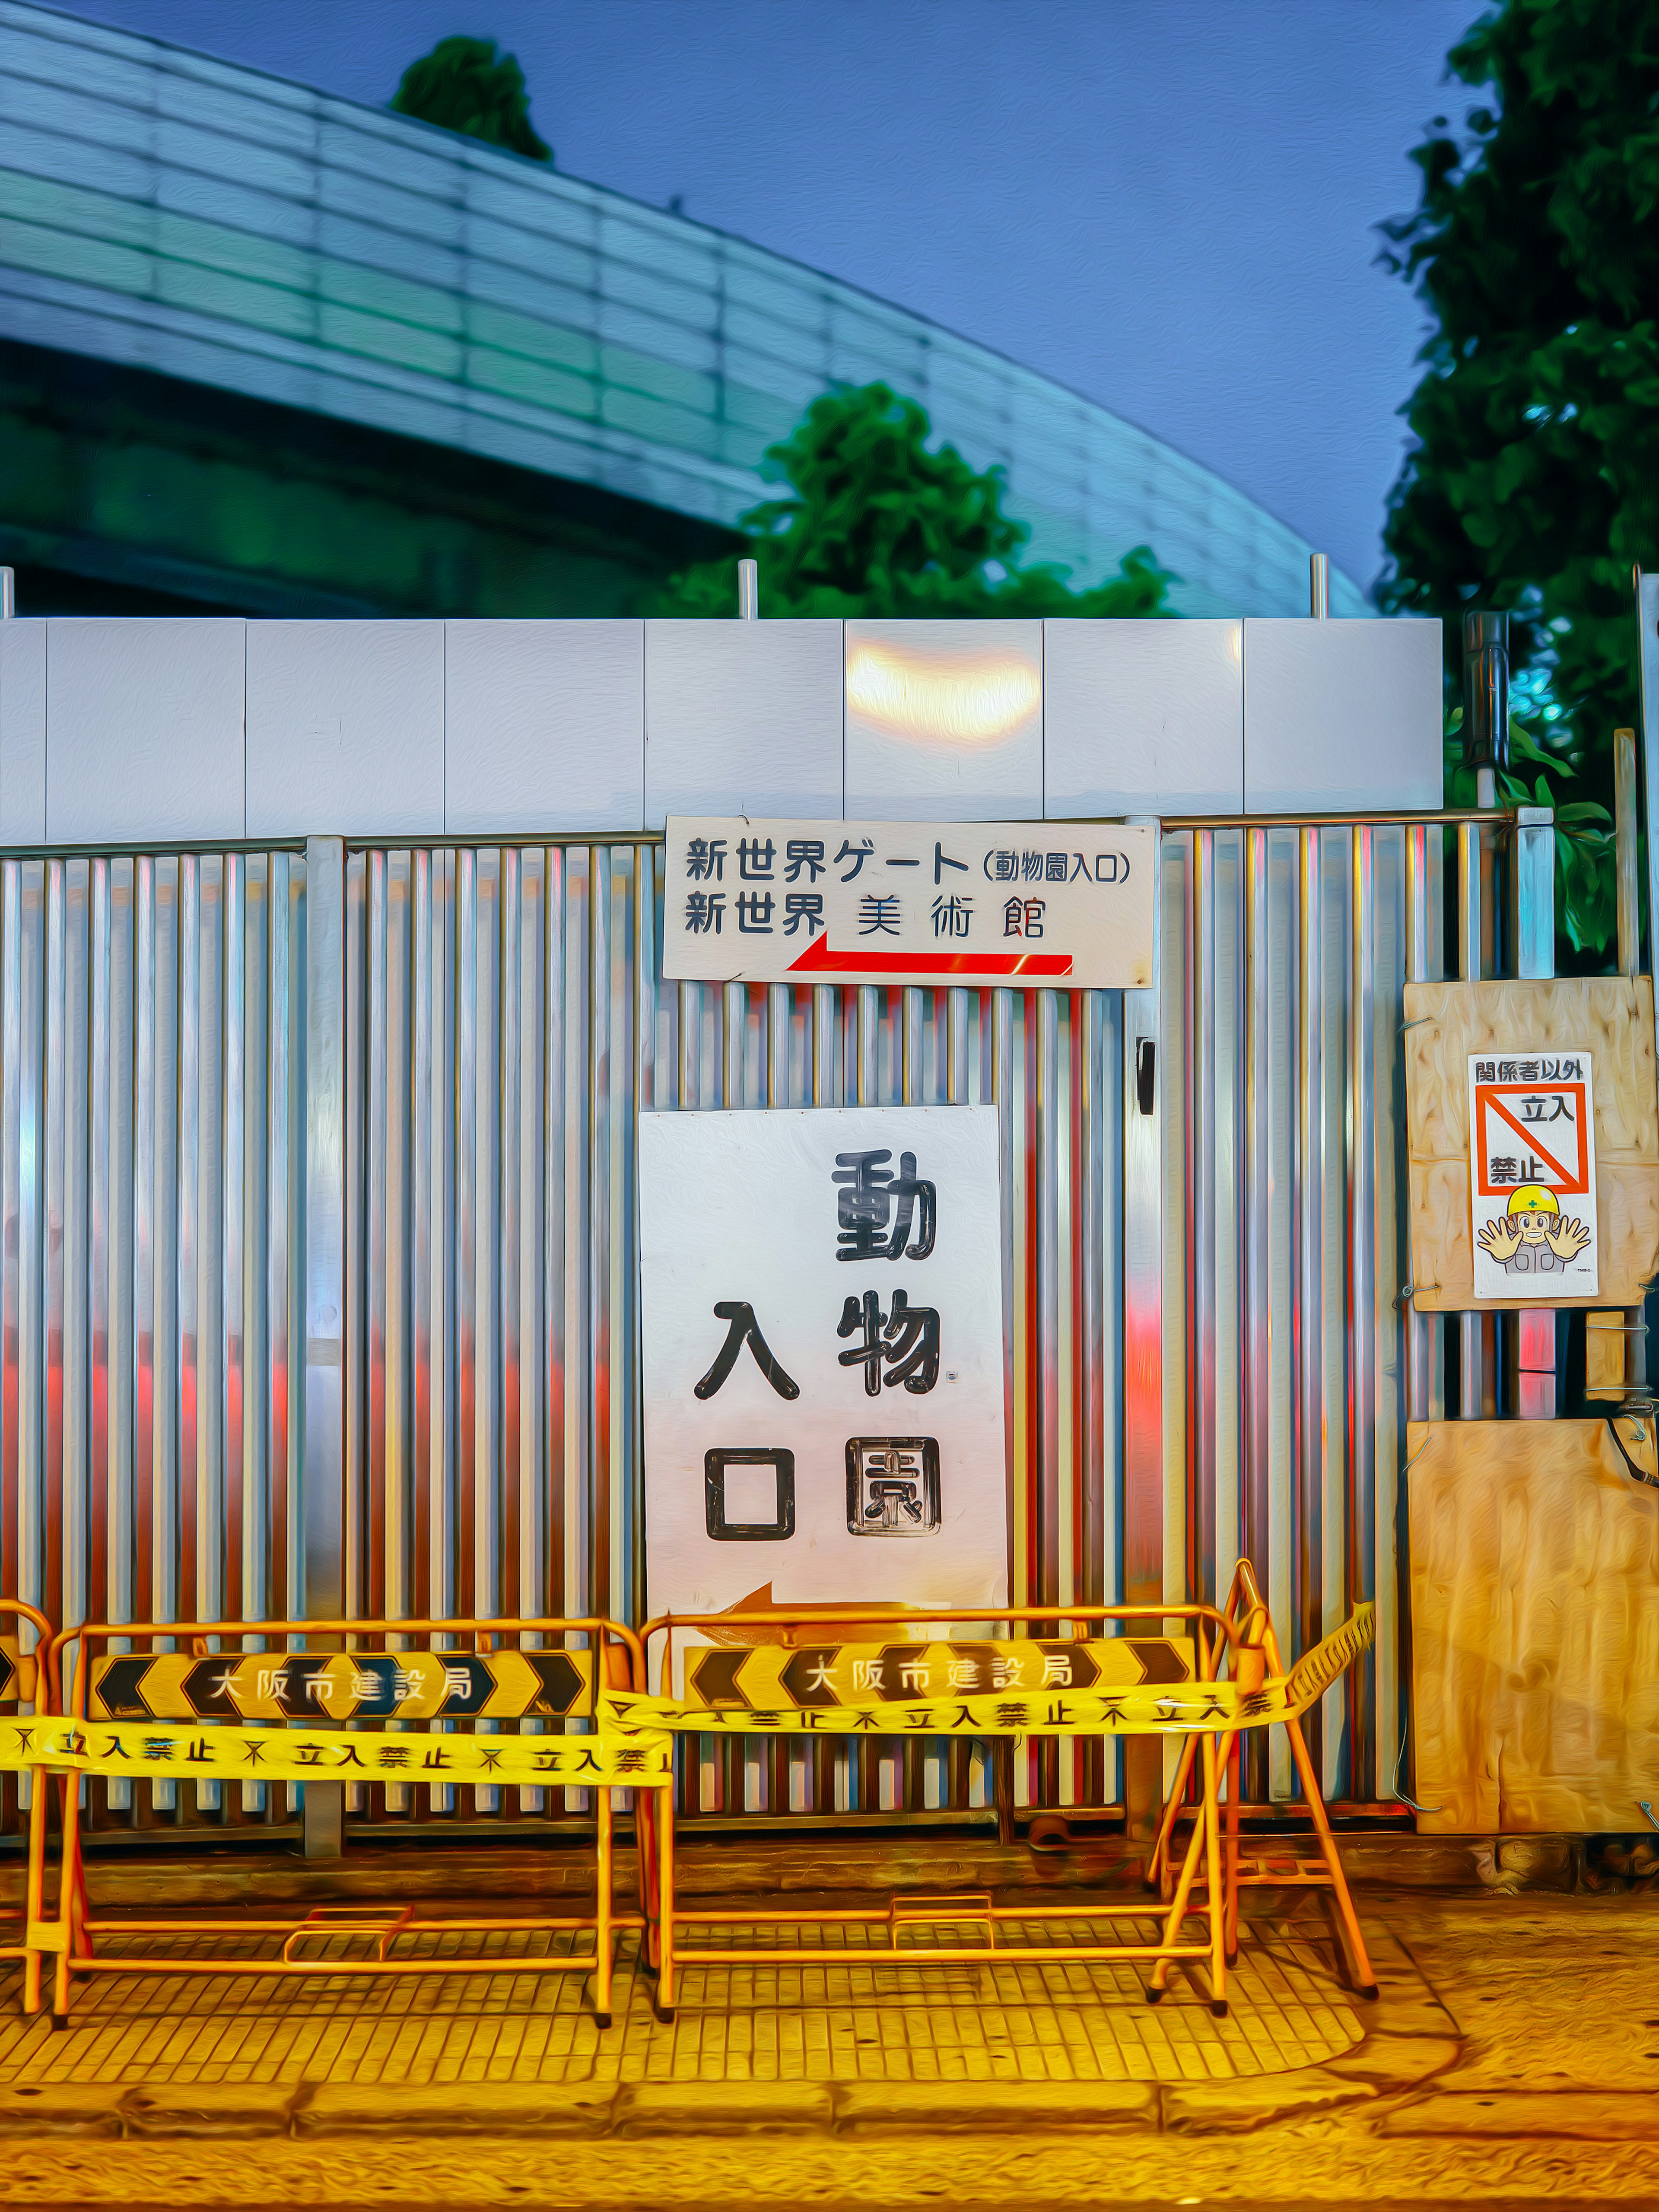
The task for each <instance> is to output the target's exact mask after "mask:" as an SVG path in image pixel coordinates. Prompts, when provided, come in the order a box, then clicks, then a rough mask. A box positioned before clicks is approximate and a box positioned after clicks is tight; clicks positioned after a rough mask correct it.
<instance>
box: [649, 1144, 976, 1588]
mask: <svg viewBox="0 0 1659 2212" xmlns="http://www.w3.org/2000/svg"><path fill="white" fill-rule="evenodd" d="M640 1228H641V1295H642V1303H643V1311H642V1328H641V1341H642V1349H643V1370H644V1391H645V1522H646V1560H647V1569H646V1571H647V1593H648V1600H649V1608H650V1611H651V1612H652V1613H662V1612H668V1611H672V1612H676V1613H707V1612H714V1611H722V1612H723V1611H725V1610H726V1609H727V1608H729V1607H734V1606H737V1605H738V1604H740V1603H742V1602H743V1601H745V1600H750V1601H755V1602H757V1603H760V1604H767V1603H775V1604H780V1605H782V1604H790V1603H795V1604H861V1603H864V1602H866V1601H873V1602H881V1603H893V1604H910V1605H926V1604H930V1603H939V1604H946V1603H951V1602H955V1603H957V1604H959V1605H976V1604H985V1603H994V1604H1006V1602H1007V1589H1008V1566H1007V1561H1008V1504H1007V1495H1008V1493H1007V1480H1006V1443H1005V1433H1006V1432H1005V1428H1004V1416H1003V1403H1004V1400H1003V1337H1002V1267H1001V1237H1000V1195H999V1184H998V1176H997V1115H996V1109H995V1108H994V1106H922V1107H857V1108H848V1109H846V1110H845V1111H835V1110H813V1111H806V1112H781V1111H774V1112H769V1113H750V1114H744V1113H732V1114H647V1115H641V1120H640Z"/></svg>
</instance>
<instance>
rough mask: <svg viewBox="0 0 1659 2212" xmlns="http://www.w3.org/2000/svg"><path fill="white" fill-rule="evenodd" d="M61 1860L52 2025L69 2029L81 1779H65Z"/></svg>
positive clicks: (80, 1894) (81, 1912)
mask: <svg viewBox="0 0 1659 2212" xmlns="http://www.w3.org/2000/svg"><path fill="white" fill-rule="evenodd" d="M63 1790H64V1799H63V1804H64V1856H63V1863H62V1865H61V1866H60V1867H59V1869H58V1937H59V1941H60V1943H61V1945H62V1948H61V1949H60V1950H59V1951H58V1956H57V1959H56V1960H55V1962H54V1964H53V1966H52V2026H53V2027H68V2026H69V2008H70V1954H71V1953H73V1952H75V1951H76V1950H78V1949H79V1948H80V1945H81V1942H82V1940H83V1926H82V1923H83V1920H84V1917H85V1895H86V1893H85V1890H84V1887H83V1886H82V1875H81V1786H80V1778H79V1777H78V1776H76V1775H72V1774H71V1775H66V1776H65V1777H64V1784H63Z"/></svg>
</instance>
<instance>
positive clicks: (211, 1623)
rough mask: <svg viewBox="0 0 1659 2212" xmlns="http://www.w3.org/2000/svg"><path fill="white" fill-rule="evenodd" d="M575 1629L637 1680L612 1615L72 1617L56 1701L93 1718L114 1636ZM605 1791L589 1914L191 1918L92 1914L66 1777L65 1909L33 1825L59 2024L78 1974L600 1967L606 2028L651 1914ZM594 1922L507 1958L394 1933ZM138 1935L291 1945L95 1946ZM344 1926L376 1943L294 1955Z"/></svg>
mask: <svg viewBox="0 0 1659 2212" xmlns="http://www.w3.org/2000/svg"><path fill="white" fill-rule="evenodd" d="M565 1635H585V1636H586V1637H587V1638H589V1639H590V1640H591V1643H592V1649H593V1650H594V1653H595V1655H596V1665H595V1669H594V1673H595V1692H596V1695H597V1693H598V1692H599V1690H602V1689H604V1688H605V1687H606V1686H611V1687H622V1686H626V1685H627V1684H628V1683H629V1681H631V1680H642V1679H643V1674H644V1652H643V1647H642V1645H641V1641H640V1639H639V1638H638V1637H637V1636H636V1635H635V1632H634V1631H633V1630H632V1629H630V1628H627V1627H624V1626H623V1625H622V1623H621V1622H619V1621H615V1620H608V1619H606V1618H605V1616H603V1615H592V1616H586V1617H581V1618H575V1617H572V1618H568V1619H567V1618H551V1617H549V1618H536V1619H524V1620H513V1619H505V1618H495V1619H477V1618H472V1617H460V1616H456V1617H452V1618H448V1619H441V1620H425V1619H416V1620H165V1621H131V1620H124V1621H97V1622H84V1623H82V1625H81V1626H79V1627H76V1628H71V1629H66V1630H65V1631H64V1633H63V1634H62V1635H61V1636H58V1637H56V1638H53V1639H52V1644H51V1645H50V1648H49V1653H48V1658H49V1679H50V1685H51V1690H52V1697H53V1703H54V1705H56V1706H57V1709H58V1711H59V1712H60V1713H61V1714H62V1715H63V1717H64V1718H65V1719H72V1720H84V1719H85V1718H86V1717H87V1711H86V1707H87V1689H88V1678H89V1676H90V1674H91V1668H90V1666H89V1665H88V1663H87V1662H88V1660H89V1659H90V1658H91V1657H93V1656H95V1655H94V1652H93V1650H92V1649H91V1647H92V1645H93V1644H102V1645H104V1646H105V1647H107V1646H108V1645H109V1644H112V1643H114V1642H121V1643H123V1644H126V1645H128V1646H131V1645H133V1644H139V1643H145V1642H148V1643H149V1645H150V1647H151V1649H152V1650H154V1649H155V1646H156V1645H157V1644H159V1643H163V1642H166V1643H173V1644H179V1643H186V1644H193V1645H194V1646H195V1647H196V1650H197V1654H198V1656H202V1657H209V1656H217V1655H215V1654H212V1653H210V1651H209V1650H208V1648H207V1643H208V1639H209V1638H214V1637H216V1638H221V1639H222V1640H224V1641H225V1642H226V1643H228V1644H231V1645H232V1647H233V1648H232V1650H230V1651H228V1652H227V1653H226V1654H225V1656H245V1649H244V1647H243V1646H242V1644H241V1639H243V1638H248V1637H258V1638H265V1639H270V1640H273V1641H274V1642H275V1644H276V1653H278V1654H282V1655H284V1656H298V1653H297V1652H290V1647H289V1644H288V1639H289V1638H290V1637H295V1638H331V1639H339V1648H340V1649H342V1650H345V1651H347V1652H354V1651H364V1650H366V1649H367V1646H366V1644H365V1641H364V1639H365V1638H380V1639H382V1641H383V1644H386V1643H389V1639H391V1638H416V1637H425V1638H435V1637H439V1636H444V1637H467V1636H470V1637H471V1638H473V1639H474V1649H475V1650H479V1651H481V1652H487V1651H489V1650H490V1649H492V1648H493V1647H494V1646H495V1644H496V1642H497V1641H498V1640H503V1641H504V1640H505V1639H507V1638H519V1637H521V1636H544V1637H555V1636H557V1637H562V1636H565ZM77 1646H78V1647H79V1656H80V1659H81V1662H82V1663H80V1664H79V1665H76V1666H75V1667H74V1690H73V1693H72V1697H71V1699H70V1704H69V1706H68V1707H67V1708H66V1707H65V1705H64V1700H63V1697H62V1684H63V1681H64V1662H65V1656H66V1655H68V1654H70V1653H71V1652H72V1651H73V1650H74V1649H75V1648H76V1647H77ZM405 1648H407V1647H405ZM450 1648H453V1647H450ZM273 1656H275V1655H273ZM246 1725H257V1723H246ZM277 1725H280V1724H277ZM335 1725H337V1726H338V1725H339V1723H336V1724H335ZM343 1732H344V1731H343V1729H342V1733H343ZM45 1794H46V1793H45V1791H44V1790H39V1791H37V1792H36V1795H37V1796H39V1797H40V1798H42V1799H44V1796H45ZM646 1795H647V1792H646V1791H645V1790H640V1791H638V1793H637V1796H636V1802H638V1799H639V1798H642V1797H643V1796H646ZM594 1802H595V1843H594V1858H595V1877H596V1894H595V1900H594V1909H593V1911H592V1914H591V1915H587V1914H580V1913H579V1914H574V1915H573V1914H568V1913H559V1914H541V1915H536V1916H533V1917H513V1918H501V1919H498V1918H494V1917H491V1918H486V1919H451V1918H418V1917H416V1916H415V1914H414V1913H413V1911H412V1910H411V1909H410V1908H408V1907H405V1906H403V1905H397V1904H392V1905H387V1906H386V1907H377V1906H374V1905H348V1906H323V1907H320V1908H319V1909H318V1910H316V1911H313V1912H312V1913H310V1914H307V1915H304V1916H301V1917H299V1918H295V1917H289V1916H283V1917H270V1918H258V1919H234V1920H230V1919H210V1918H185V1917H179V1918H173V1919H167V1920H161V1919H147V1918H136V1917H125V1916H124V1917H120V1918H103V1917H94V1914H93V1913H92V1911H91V1908H90V1905H89V1902H88V1895H87V1888H86V1879H85V1873H84V1868H83V1863H82V1835H81V1792H80V1790H79V1789H78V1788H77V1787H76V1782H75V1779H74V1778H72V1777H68V1778H64V1785H63V1806H64V1820H63V1857H62V1861H61V1864H60V1867H59V1869H58V1911H57V1914H56V1916H55V1917H51V1918H48V1917H46V1914H45V1911H44V1901H45V1893H46V1821H45V1818H44V1812H43V1813H42V1814H41V1816H40V1819H39V1820H38V1823H37V1824H34V1825H32V1826H31V1831H30V1857H29V1896H30V1900H31V1911H30V1919H29V1924H28V1929H27V1941H28V1942H29V1943H30V1945H31V1947H32V1948H33V1952H34V1954H35V1956H36V1959H37V1962H38V1959H39V1956H40V1954H42V1953H51V1954H55V1965H54V1969H53V1980H52V2022H53V2025H54V2026H55V2027H62V2026H64V2024H65V2022H66V2021H67V2018H68V2013H69V2002H70V1981H71V1978H74V1977H76V1976H80V1975H88V1974H95V1973H118V1974H184V1975H208V1974H236V1975H248V1976H255V1977H261V1978H265V1977H270V1976H275V1975H279V1974H303V1975H312V1976H326V1975H362V1974H421V1973H444V1974H501V1973H513V1974H526V1973H528V1974H549V1973H554V1974H557V1973H577V1974H581V1975H583V1976H584V1977H586V1976H587V1975H590V1974H591V1975H592V1977H593V2008H594V2012H595V2014H596V2015H597V2016H598V2019H599V2024H600V2025H601V2026H602V2027H608V2026H609V2025H610V2019H611V1976H612V1968H613V1960H612V1951H613V1940H612V1939H613V1937H614V1935H615V1933H616V1931H617V1929H621V1928H642V1927H643V1925H644V1919H643V1915H642V1914H641V1913H640V1912H629V1913H618V1912H617V1911H616V1910H615V1907H614V1905H613V1903H612V1874H613V1860H614V1853H613V1849H612V1819H613V1814H612V1804H611V1788H609V1787H605V1786H601V1787H597V1788H595V1790H594ZM590 1929H591V1930H592V1935H593V1939H594V1940H593V1948H592V1950H591V1951H582V1952H575V1951H573V1952H571V1953H569V1954H562V1955H558V1956H550V1957H544V1958H514V1959H512V1960H501V1959H500V1958H483V1959H457V1958H451V1957H444V1958H441V1959H394V1958H392V1957H389V1956H388V1955H387V1954H388V1952H389V1950H390V1948H391V1946H392V1944H393V1943H395V1942H400V1941H401V1940H403V1939H404V1938H405V1937H411V1936H421V1935H433V1934H440V1935H453V1934H456V1933H462V1934H469V1935H480V1934H483V1935H501V1934H514V1935H524V1934H542V1933H556V1934H567V1933H575V1934H580V1933H582V1932H584V1931H586V1930H590ZM134 1935H152V1936H153V1935H168V1936H179V1935H199V1936H281V1937H283V1949H282V1955H281V1956H280V1957H278V1958H276V1959H264V1960H248V1959H223V1958H217V1959H215V1958H208V1959H181V1958H179V1957H177V1956H174V1955H168V1956H166V1957H161V1958H147V1957H143V1956H139V1957H137V1958H133V1957H118V1958H106V1957H100V1955H99V1954H98V1953H97V1951H96V1950H95V1948H94V1938H96V1937H99V1936H134ZM308 1936H309V1937H316V1938H319V1939H337V1938H339V1937H340V1936H358V1937H361V1938H362V1939H363V1940H365V1941H368V1942H372V1943H373V1945H374V1955H373V1956H371V1957H368V1958H363V1959H296V1958H294V1957H293V1956H291V1955H290V1954H291V1953H292V1951H293V1949H294V1948H295V1944H296V1943H297V1942H302V1941H304V1940H305V1939H306V1938H307V1937H308ZM32 1994H33V2002H32V2003H31V2002H28V2001H27V2000H28V1998H29V1996H30V1995H31V1992H30V1991H29V1990H26V1992H25V1998H26V2002H25V2010H27V2011H33V2010H38V2008H39V2004H40V1993H39V1968H38V1963H37V1966H36V1974H35V1985H34V1988H33V1992H32Z"/></svg>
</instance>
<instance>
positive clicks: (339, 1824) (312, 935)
mask: <svg viewBox="0 0 1659 2212" xmlns="http://www.w3.org/2000/svg"><path fill="white" fill-rule="evenodd" d="M305 1054H306V1066H305V1097H306V1113H305V1257H304V1267H305V1285H306V1346H305V1407H304V1414H303V1419H304V1424H305V1425H304V1436H305V1468H304V1497H303V1511H304V1519H303V1522H302V1527H303V1530H304V1550H305V1611H306V1615H307V1619H309V1620H328V1619H330V1618H336V1619H337V1618H338V1617H339V1616H340V1615H341V1614H342V1613H343V1612H344V1609H345V1575H344V1559H345V1545H344V1538H345V1526H344V1522H345V1134H346V1128H345V846H344V843H343V840H341V839H340V838H338V837H312V838H308V839H307V842H306V1013H305ZM303 1818H304V1834H305V1856H306V1857H307V1858H337V1857H338V1856H339V1853H340V1848H341V1844H342V1841H343V1828H344V1820H345V1792H344V1790H343V1787H342V1785H341V1784H339V1783H337V1782H332V1783H326V1784H318V1783H308V1784H306V1785H305V1799H304V1816H303Z"/></svg>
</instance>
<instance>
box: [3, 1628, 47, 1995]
mask: <svg viewBox="0 0 1659 2212" xmlns="http://www.w3.org/2000/svg"><path fill="white" fill-rule="evenodd" d="M3 1618H9V1619H11V1620H16V1621H20V1622H21V1621H27V1623H28V1625H29V1626H30V1627H31V1628H33V1631H34V1649H33V1651H32V1652H28V1653H26V1654H24V1655H23V1656H25V1657H27V1658H31V1659H33V1662H34V1680H33V1685H32V1686H31V1690H30V1692H29V1694H28V1702H29V1703H30V1704H31V1705H33V1707H34V1710H35V1711H36V1712H37V1713H48V1712H49V1711H50V1710H51V1686H52V1680H53V1677H52V1665H51V1661H52V1623H51V1622H50V1621H49V1620H47V1619H46V1615H45V1613H40V1612H39V1611H37V1610H36V1608H35V1607H33V1606H32V1605H30V1604H28V1603H27V1601H25V1600H24V1599H22V1598H21V1597H0V1619H3ZM23 1695H24V1692H23V1690H22V1687H21V1684H20V1685H19V1689H18V1699H19V1702H20V1703H21V1702H22V1699H23ZM29 1775H30V1786H29V1849H28V1871H27V1890H26V1892H25V1896H24V1903H23V1909H22V1911H21V1913H20V1912H15V1911H3V1912H0V1920H9V1919H21V1922H22V1923H23V1941H22V1942H21V1943H0V1959H21V1960H22V1962H23V2009H24V2011H25V2012H34V2011H37V2010H38V2009H39V2008H40V1952H39V1951H37V1950H36V1949H35V1948H34V1947H33V1944H31V1942H29V1932H30V1930H31V1929H32V1928H33V1924H34V1923H35V1922H36V1921H37V1920H39V1918H40V1909H41V1905H42V1903H43V1899H44V1893H43V1890H42V1888H41V1887H40V1883H41V1872H40V1869H41V1850H40V1848H37V1847H38V1846H40V1847H43V1846H44V1844H45V1842H46V1770H45V1768H44V1767H39V1766H34V1767H31V1768H30V1769H29Z"/></svg>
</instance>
